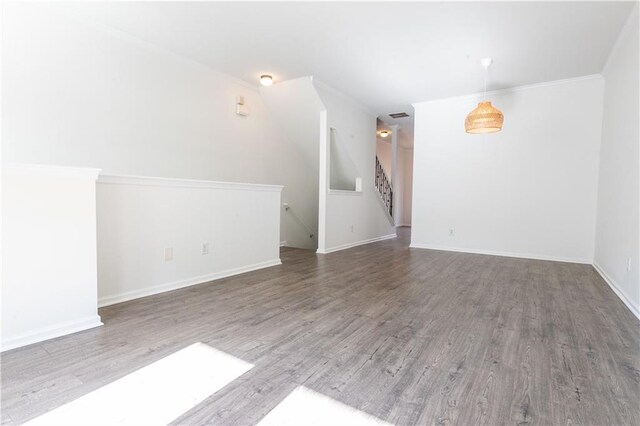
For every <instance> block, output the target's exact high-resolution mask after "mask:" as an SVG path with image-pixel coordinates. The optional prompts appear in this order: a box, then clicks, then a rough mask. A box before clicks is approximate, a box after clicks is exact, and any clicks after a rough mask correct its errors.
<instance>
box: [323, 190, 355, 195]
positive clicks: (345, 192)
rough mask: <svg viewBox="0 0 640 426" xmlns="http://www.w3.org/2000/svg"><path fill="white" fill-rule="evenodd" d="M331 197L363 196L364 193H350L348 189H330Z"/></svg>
mask: <svg viewBox="0 0 640 426" xmlns="http://www.w3.org/2000/svg"><path fill="white" fill-rule="evenodd" d="M329 194H330V195H362V191H350V190H348V189H330V190H329Z"/></svg>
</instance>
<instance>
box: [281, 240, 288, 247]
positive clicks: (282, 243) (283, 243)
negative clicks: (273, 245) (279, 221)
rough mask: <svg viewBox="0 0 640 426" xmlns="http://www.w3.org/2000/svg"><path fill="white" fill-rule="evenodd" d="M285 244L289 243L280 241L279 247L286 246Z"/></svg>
mask: <svg viewBox="0 0 640 426" xmlns="http://www.w3.org/2000/svg"><path fill="white" fill-rule="evenodd" d="M287 244H289V243H288V242H286V241H280V247H286V246H287Z"/></svg>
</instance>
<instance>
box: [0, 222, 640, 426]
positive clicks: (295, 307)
mask: <svg viewBox="0 0 640 426" xmlns="http://www.w3.org/2000/svg"><path fill="white" fill-rule="evenodd" d="M399 234H400V236H399V238H397V239H394V240H387V241H383V242H379V243H374V244H369V245H366V246H360V247H356V248H353V249H350V250H346V251H341V252H336V253H332V254H328V255H316V254H315V253H313V252H309V251H303V250H295V249H284V250H283V252H282V261H283V265H282V266H277V267H273V268H268V269H265V270H262V271H256V272H253V273H248V274H243V275H239V276H236V277H231V278H227V279H223V280H219V281H215V282H212V283H209V284H204V285H199V286H194V287H190V288H186V289H182V290H177V291H173V292H170V293H164V294H160V295H157V296H151V297H147V298H144V299H138V300H135V301H131V302H126V303H122V304H118V305H114V306H110V307H107V308H103V309H101V310H100V315H101V316H102V319H103V321H104V323H105V325H104V326H103V327H100V328H97V329H93V330H89V331H85V332H81V333H77V334H74V335H71V336H66V337H62V338H58V339H55V340H50V341H47V342H44V343H41V344H37V345H32V346H29V347H25V348H21V349H16V350H13V351H10V352H6V353H4V354H3V355H2V421H3V422H4V423H15V424H18V423H21V422H24V421H26V420H29V419H31V418H34V417H36V416H38V415H40V414H43V413H44V412H46V411H48V410H51V409H53V408H55V407H57V406H59V405H62V404H64V403H67V402H69V401H72V400H74V399H76V398H78V397H79V396H81V395H83V394H85V393H87V392H90V391H92V390H94V389H97V388H99V387H101V386H104V385H105V384H107V383H110V382H112V381H113V380H115V379H117V378H119V377H122V376H124V375H126V374H128V373H131V372H133V371H135V370H136V369H138V368H140V367H142V366H145V365H147V364H149V363H152V362H154V361H156V360H159V359H161V358H163V357H165V356H167V355H168V354H171V353H173V352H175V351H177V350H179V349H182V348H184V347H186V346H187V345H189V344H191V343H194V342H204V343H207V344H209V345H211V346H212V347H214V348H216V349H219V350H222V351H225V352H227V353H229V354H232V355H234V356H236V357H238V358H241V359H243V360H245V361H248V362H251V363H253V364H255V367H254V368H253V369H251V370H250V371H248V372H247V373H245V374H244V375H243V376H241V377H240V378H239V379H237V380H236V381H234V382H232V383H231V384H229V385H227V386H226V387H224V388H223V389H222V390H220V391H219V392H217V393H215V394H214V395H212V396H211V397H209V398H208V399H206V400H205V401H204V402H202V403H201V404H200V405H198V406H196V407H195V408H193V409H192V410H190V411H188V412H186V413H184V415H183V416H182V417H180V418H179V419H177V420H176V421H175V423H176V424H223V425H227V424H228V425H231V424H233V425H245V424H255V423H256V422H258V421H259V420H260V419H261V418H262V417H263V416H265V415H266V414H267V413H268V412H269V411H270V410H271V409H273V408H274V407H275V406H276V405H277V404H278V403H279V402H281V401H282V400H283V399H284V398H285V397H286V396H287V395H288V394H289V393H290V392H291V391H292V390H293V389H295V388H296V387H298V386H300V385H304V386H305V387H307V388H309V389H311V390H313V391H316V392H319V393H321V394H324V395H326V396H329V397H330V398H333V399H335V400H337V401H340V402H342V403H344V404H347V405H349V406H351V407H354V408H356V409H358V410H361V411H364V412H366V413H369V414H371V415H373V416H376V417H378V418H380V419H382V420H385V421H388V422H390V423H394V424H397V425H409V424H419V425H426V424H460V425H468V424H489V425H495V424H516V423H517V424H553V425H560V424H563V425H564V424H591V425H611V424H620V425H622V424H626V425H629V424H636V425H638V424H640V408H639V401H640V322H639V321H638V320H637V319H636V318H635V317H634V316H633V315H632V314H631V313H630V312H629V311H628V310H627V309H626V307H625V306H624V305H623V304H622V302H620V301H619V300H618V298H617V297H616V296H615V295H614V293H613V292H612V291H611V290H610V289H609V288H608V287H607V285H606V284H605V283H604V282H603V281H602V279H601V278H600V277H599V275H598V274H597V273H596V272H595V271H594V269H593V268H592V267H591V266H589V265H578V264H568V263H557V262H547V261H538V260H525V259H514V258H506V257H495V256H485V255H475V254H463V253H452V252H443V251H432V250H421V249H409V248H408V241H409V237H408V230H407V229H400V230H399ZM141 397H143V396H141Z"/></svg>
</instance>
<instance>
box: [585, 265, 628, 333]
mask: <svg viewBox="0 0 640 426" xmlns="http://www.w3.org/2000/svg"><path fill="white" fill-rule="evenodd" d="M593 268H594V269H595V270H596V272H597V273H598V274H600V276H601V277H602V279H603V280H604V282H606V283H607V285H608V286H609V287H610V288H611V290H613V292H614V293H615V294H616V296H618V297H619V298H620V300H622V303H624V304H625V305H626V306H627V308H629V310H630V311H631V313H632V314H633V315H635V316H636V318H638V319H639V320H640V307H639V306H636V305H635V304H634V303H633V301H632V300H631V298H630V297H629V296H627V294H626V293H625V292H624V290H622V288H621V287H620V286H619V285H618V284H616V282H615V281H614V280H613V278H611V277H610V276H609V275H607V273H606V272H605V271H604V269H603V268H602V266H600V265H598V264H597V263H596V262H593Z"/></svg>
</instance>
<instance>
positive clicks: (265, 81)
mask: <svg viewBox="0 0 640 426" xmlns="http://www.w3.org/2000/svg"><path fill="white" fill-rule="evenodd" d="M260 84H262V85H263V86H271V85H272V84H273V77H271V76H270V75H269V74H262V75H261V76H260Z"/></svg>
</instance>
